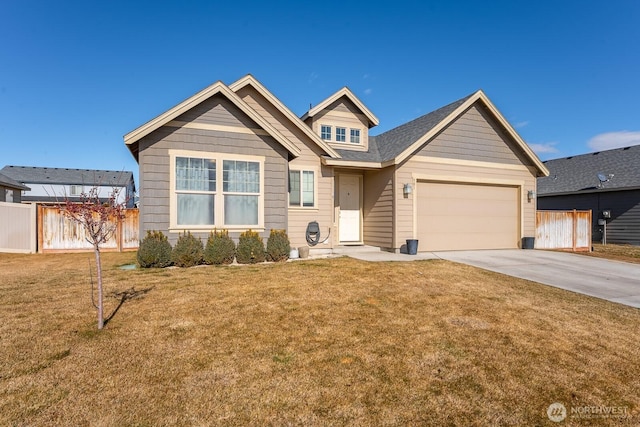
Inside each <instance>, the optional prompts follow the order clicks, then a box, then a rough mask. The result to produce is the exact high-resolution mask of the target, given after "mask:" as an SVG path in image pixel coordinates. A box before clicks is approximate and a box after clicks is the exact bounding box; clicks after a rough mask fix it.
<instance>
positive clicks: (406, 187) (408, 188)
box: [402, 183, 413, 196]
mask: <svg viewBox="0 0 640 427" xmlns="http://www.w3.org/2000/svg"><path fill="white" fill-rule="evenodd" d="M402 193H403V194H404V195H405V196H408V195H409V194H411V193H413V187H412V186H411V184H409V183H407V184H405V185H404V186H403V187H402Z"/></svg>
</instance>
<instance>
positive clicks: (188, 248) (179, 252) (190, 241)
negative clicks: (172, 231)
mask: <svg viewBox="0 0 640 427" xmlns="http://www.w3.org/2000/svg"><path fill="white" fill-rule="evenodd" d="M203 252H204V249H203V247H202V240H200V239H198V238H196V237H195V236H194V235H193V234H191V232H189V231H185V232H184V233H183V234H181V235H180V236H179V237H178V241H177V242H176V245H175V246H174V247H173V252H171V261H173V263H174V264H175V265H177V266H178V267H193V266H194V265H198V264H202V259H203Z"/></svg>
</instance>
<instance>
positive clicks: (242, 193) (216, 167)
mask: <svg viewBox="0 0 640 427" xmlns="http://www.w3.org/2000/svg"><path fill="white" fill-rule="evenodd" d="M172 151H174V150H172ZM171 159H172V173H173V182H172V184H173V185H172V187H173V188H172V190H173V194H172V199H171V204H172V207H171V228H172V229H174V230H175V229H177V230H202V229H211V228H213V227H219V228H230V229H241V228H250V227H253V228H260V227H262V226H263V224H262V222H263V202H262V199H263V191H262V174H263V164H264V158H261V157H255V156H242V155H227V154H215V153H198V152H191V151H190V152H185V151H180V150H175V151H174V153H173V155H172V156H171Z"/></svg>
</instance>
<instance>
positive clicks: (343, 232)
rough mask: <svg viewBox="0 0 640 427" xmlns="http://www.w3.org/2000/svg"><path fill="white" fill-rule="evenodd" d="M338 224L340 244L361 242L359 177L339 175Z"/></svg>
mask: <svg viewBox="0 0 640 427" xmlns="http://www.w3.org/2000/svg"><path fill="white" fill-rule="evenodd" d="M339 180H340V184H339V185H340V191H339V195H338V197H339V198H340V224H339V237H340V242H341V243H350V242H351V243H357V242H361V241H362V239H361V238H360V177H359V176H357V175H340V177H339Z"/></svg>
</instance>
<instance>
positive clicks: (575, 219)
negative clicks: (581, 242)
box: [571, 209, 578, 252]
mask: <svg viewBox="0 0 640 427" xmlns="http://www.w3.org/2000/svg"><path fill="white" fill-rule="evenodd" d="M572 222H573V224H572V225H573V238H572V239H571V240H572V243H573V252H575V251H576V246H577V244H578V242H577V240H578V211H577V210H575V209H574V210H573V220H572Z"/></svg>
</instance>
